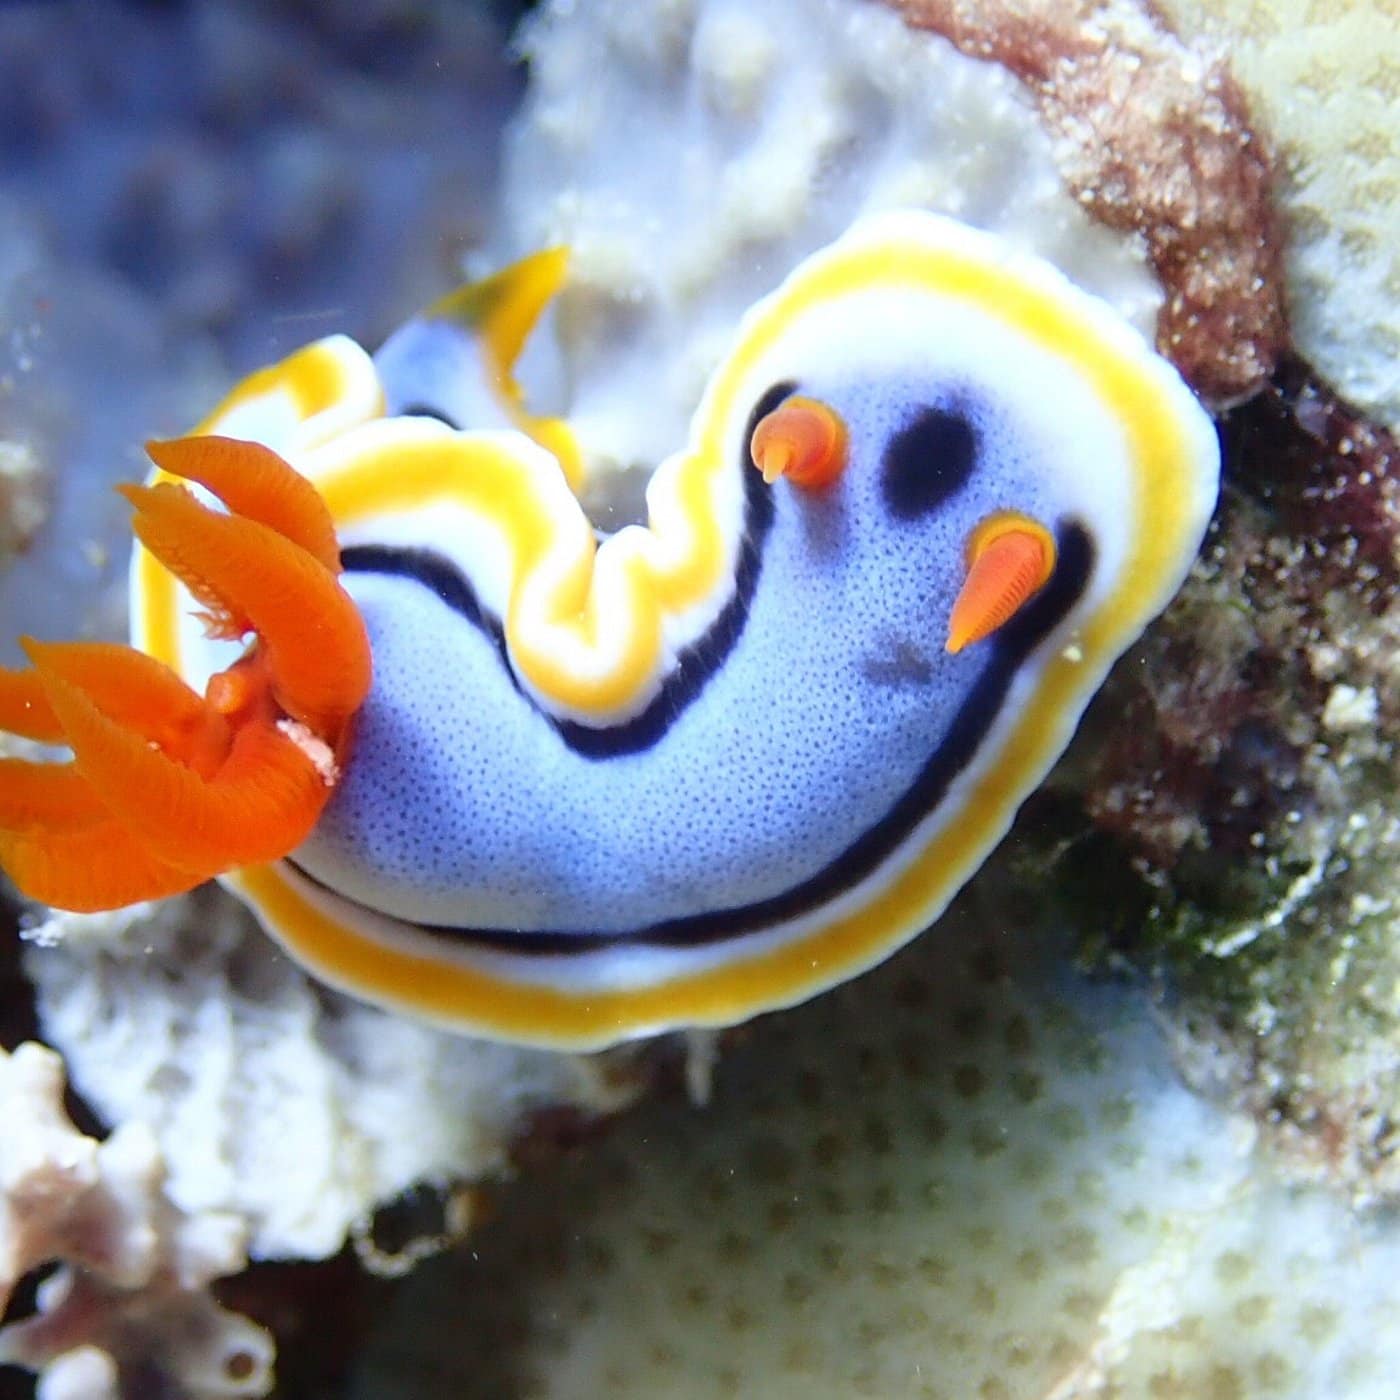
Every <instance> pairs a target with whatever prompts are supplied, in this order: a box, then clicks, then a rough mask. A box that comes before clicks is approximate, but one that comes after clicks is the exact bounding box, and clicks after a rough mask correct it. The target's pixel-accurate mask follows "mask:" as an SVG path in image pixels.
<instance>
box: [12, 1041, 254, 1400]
mask: <svg viewBox="0 0 1400 1400" xmlns="http://www.w3.org/2000/svg"><path fill="white" fill-rule="evenodd" d="M63 1088H64V1077H63V1062H62V1061H61V1060H60V1059H59V1057H58V1056H57V1055H56V1054H54V1053H53V1051H51V1050H48V1049H46V1048H45V1047H43V1046H40V1045H35V1044H32V1043H26V1044H24V1045H21V1046H20V1047H19V1049H17V1050H16V1051H15V1052H14V1053H13V1054H12V1055H11V1054H6V1053H4V1052H3V1051H0V1122H3V1123H4V1124H5V1125H6V1131H5V1134H4V1136H3V1137H0V1314H3V1311H4V1310H5V1309H6V1308H8V1306H9V1303H10V1301H11V1298H12V1296H13V1293H14V1290H15V1288H16V1285H17V1284H18V1283H19V1282H20V1280H21V1279H23V1278H24V1277H25V1276H26V1275H27V1274H29V1273H31V1272H32V1271H34V1270H36V1269H39V1268H41V1267H43V1266H45V1265H48V1264H53V1263H57V1264H58V1265H59V1267H58V1270H57V1272H55V1273H53V1274H52V1275H50V1276H49V1277H47V1278H46V1279H44V1281H43V1282H42V1283H41V1284H40V1285H39V1289H38V1311H37V1312H36V1313H35V1314H34V1315H33V1316H31V1317H28V1318H25V1319H23V1320H20V1321H16V1322H11V1323H9V1324H8V1325H6V1326H5V1327H3V1328H0V1364H10V1365H19V1366H24V1367H27V1368H29V1369H30V1370H34V1371H40V1372H42V1373H43V1376H44V1379H43V1382H42V1387H43V1390H42V1393H43V1394H44V1395H45V1397H47V1400H59V1397H73V1400H77V1397H82V1400H101V1398H102V1397H109V1396H110V1397H117V1396H125V1395H140V1394H151V1393H153V1390H152V1387H155V1386H157V1385H159V1386H161V1387H162V1390H161V1393H163V1394H174V1395H179V1396H188V1397H190V1400H205V1397H208V1398H209V1400H214V1397H225V1396H228V1397H236V1396H252V1395H265V1394H267V1392H268V1390H269V1389H270V1387H271V1383H272V1357H273V1345H272V1339H271V1337H270V1336H268V1334H267V1333H266V1332H264V1331H263V1330H262V1328H260V1327H258V1326H256V1325H255V1324H254V1323H252V1322H249V1321H248V1320H247V1319H246V1318H242V1317H238V1316H236V1315H234V1314H233V1313H229V1312H226V1311H225V1310H224V1309H223V1308H221V1307H220V1306H219V1304H218V1303H217V1302H215V1301H214V1299H213V1298H212V1297H211V1296H210V1294H209V1292H208V1287H209V1285H210V1283H212V1282H213V1281H214V1280H215V1279H216V1278H220V1277H223V1276H224V1275H226V1274H231V1273H236V1272H238V1270H240V1269H241V1268H243V1267H244V1265H245V1264H246V1262H247V1256H246V1253H245V1249H244V1239H245V1227H244V1226H243V1224H242V1222H240V1221H239V1220H237V1219H236V1218H235V1217H233V1216H230V1215H225V1214H219V1213H216V1212H206V1213H203V1214H200V1215H188V1214H186V1213H185V1212H184V1211H182V1210H179V1209H178V1208H177V1207H175V1206H173V1205H172V1204H171V1203H170V1201H169V1199H168V1197H167V1196H166V1194H165V1168H164V1164H163V1162H162V1159H161V1154H160V1149H159V1148H158V1147H157V1145H156V1141H155V1138H154V1137H153V1136H152V1135H151V1133H150V1132H149V1131H148V1130H147V1129H146V1128H144V1127H143V1126H141V1125H139V1124H134V1123H133V1124H127V1125H124V1126H123V1127H121V1128H118V1129H117V1131H116V1132H114V1133H113V1134H112V1135H111V1137H109V1138H108V1139H107V1140H106V1141H105V1142H98V1141H96V1140H95V1139H93V1138H90V1137H87V1136H85V1135H84V1134H82V1133H81V1132H79V1131H78V1130H77V1129H76V1128H75V1127H74V1126H73V1124H72V1123H71V1122H70V1121H69V1120H68V1117H67V1114H66V1113H65V1111H64V1107H63Z"/></svg>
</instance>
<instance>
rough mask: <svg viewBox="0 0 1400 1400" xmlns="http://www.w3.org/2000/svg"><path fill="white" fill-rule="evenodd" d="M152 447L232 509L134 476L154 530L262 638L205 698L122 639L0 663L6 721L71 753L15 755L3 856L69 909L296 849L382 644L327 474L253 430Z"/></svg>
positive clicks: (6, 791)
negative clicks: (362, 606) (321, 487)
mask: <svg viewBox="0 0 1400 1400" xmlns="http://www.w3.org/2000/svg"><path fill="white" fill-rule="evenodd" d="M148 450H149V452H150V454H151V458H152V460H153V461H154V462H155V463H156V465H157V466H158V467H160V468H161V469H162V471H164V472H165V473H167V474H168V475H170V476H177V477H182V478H184V479H185V480H187V481H193V482H197V483H198V484H199V485H201V486H203V487H205V488H206V489H207V490H209V491H210V492H212V493H213V494H214V495H215V496H217V497H218V498H219V499H220V500H221V501H222V502H223V503H224V505H225V506H227V507H228V513H227V514H225V513H223V512H220V511H216V510H212V509H210V508H209V507H207V506H205V505H203V504H202V503H201V502H200V501H198V500H197V499H196V498H195V497H194V495H193V494H192V493H191V492H190V491H189V490H187V489H186V488H185V487H183V486H179V485H175V484H173V483H169V482H162V483H160V484H158V485H155V486H124V487H119V488H118V489H119V490H120V491H121V492H122V494H123V495H124V496H125V497H126V498H127V500H128V501H130V502H131V504H132V505H133V507H135V516H134V519H133V528H134V530H135V532H136V534H137V536H138V538H139V539H140V540H141V542H142V543H143V544H144V545H145V546H146V548H147V549H149V550H150V551H151V553H152V554H153V555H154V556H155V557H156V558H157V559H159V560H160V562H161V563H162V564H164V565H165V567H166V568H168V569H170V571H171V572H172V573H174V574H175V575H176V577H178V578H179V579H180V580H181V581H182V582H183V583H184V584H185V585H186V587H188V588H189V590H190V592H191V593H192V594H193V595H194V597H195V598H196V599H197V600H198V602H199V603H200V605H201V607H202V608H203V609H204V614H203V615H204V617H205V620H206V623H207V625H208V627H209V629H210V632H211V635H215V636H219V637H225V638H236V637H241V636H244V635H246V634H248V633H250V632H251V633H253V634H254V635H253V640H252V642H251V644H250V645H249V647H248V649H247V650H246V651H245V652H244V654H243V655H242V656H241V657H240V658H239V660H238V661H236V662H235V663H234V664H233V665H232V666H230V667H229V668H228V669H227V670H225V671H222V672H220V673H219V674H218V675H215V676H213V677H212V678H211V679H210V681H209V684H208V686H207V688H206V691H205V694H204V695H203V696H201V695H199V694H198V692H196V691H194V690H192V689H191V688H190V687H189V686H188V685H187V684H186V683H185V682H184V681H183V680H182V679H181V678H180V677H179V676H178V675H176V674H175V672H174V671H172V670H171V669H170V668H169V667H168V666H166V665H164V664H163V663H162V662H160V661H157V660H155V659H153V658H152V657H149V656H146V655H144V654H143V653H141V652H138V651H135V650H133V649H132V648H130V647H125V646H118V645H114V644H110V643H104V642H67V643H57V644H40V643H38V642H34V641H32V640H30V639H27V638H26V639H25V640H24V642H23V645H24V648H25V652H26V654H27V655H28V657H29V659H30V661H31V663H32V667H31V668H30V669H27V670H5V669H3V668H0V729H4V730H7V731H8V732H10V733H12V734H17V735H20V736H22V737H24V738H28V739H35V740H38V741H40V742H43V743H56V744H63V745H66V746H67V747H68V748H69V749H71V750H72V754H73V757H72V759H71V761H69V762H66V763H64V762H55V763H42V762H32V761H30V760H27V759H19V758H9V759H0V866H3V868H4V870H5V872H6V873H7V874H8V875H9V876H10V878H11V879H12V880H13V881H14V883H15V884H16V885H17V886H18V887H19V889H20V890H21V891H22V892H23V893H25V894H26V895H28V896H29V897H30V898H32V899H36V900H40V901H42V902H44V903H46V904H51V905H54V906H56V907H58V908H62V909H73V910H81V911H89V910H95V909H114V908H117V907H119V906H121V905H123V904H131V903H134V902H135V901H137V900H141V899H154V898H157V897H159V896H162V895H168V894H176V893H179V892H180V891H182V890H188V889H192V888H193V887H194V886H195V885H198V884H200V883H202V882H203V881H205V880H207V879H209V878H210V877H211V876H214V875H218V874H222V873H223V872H224V871H227V870H231V869H233V868H235V867H237V866H241V865H250V864H256V863H261V862H264V861H270V860H276V859H278V858H279V857H281V856H283V855H286V854H287V853H288V852H289V851H291V850H292V849H293V848H295V847H296V846H297V845H299V844H300V843H301V841H302V840H303V839H304V838H305V837H306V836H307V835H308V834H309V832H310V831H311V828H312V827H313V826H314V825H315V823H316V820H317V818H318V817H319V816H320V814H321V810H322V808H323V807H324V806H325V804H326V801H327V799H328V798H329V796H330V793H331V790H332V788H333V786H334V783H335V779H336V774H337V772H338V770H339V764H340V762H341V761H342V760H343V759H344V757H345V755H346V749H347V745H348V743H349V740H350V730H351V725H352V721H353V719H354V715H355V712H356V711H357V710H358V709H359V707H360V705H361V704H362V703H363V701H364V698H365V696H366V694H367V693H368V691H369V683H370V654H369V640H368V638H367V636H366V635H365V629H364V624H363V622H362V621H361V619H360V615H359V613H358V611H357V610H356V608H355V605H354V603H353V602H352V600H351V599H350V596H349V594H347V593H346V592H345V590H344V589H343V588H342V587H341V586H340V583H339V580H338V578H337V575H338V574H339V573H340V553H339V550H338V548H337V546H336V539H335V530H334V526H333V524H332V522H331V518H330V514H329V512H328V511H327V509H326V507H325V503H324V502H323V501H322V500H321V498H320V496H319V495H318V494H317V492H316V490H315V488H314V487H313V486H312V485H311V484H310V483H309V482H308V481H307V480H306V479H305V478H304V477H302V476H301V475H299V474H298V473H297V472H296V471H294V470H293V469H292V468H291V467H290V466H289V465H288V464H287V463H286V462H284V461H283V460H282V459H281V458H280V457H279V456H277V454H276V453H274V452H272V451H270V450H268V449H267V448H264V447H260V446H258V445H256V444H254V443H247V442H236V441H233V440H232V439H228V438H213V437H200V438H184V439H181V440H179V441H175V442H163V443H151V444H149V447H148Z"/></svg>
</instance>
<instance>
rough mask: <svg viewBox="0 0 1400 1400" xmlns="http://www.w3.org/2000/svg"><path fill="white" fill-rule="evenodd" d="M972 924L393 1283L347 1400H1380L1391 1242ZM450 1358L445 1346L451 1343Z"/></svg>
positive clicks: (993, 911)
mask: <svg viewBox="0 0 1400 1400" xmlns="http://www.w3.org/2000/svg"><path fill="white" fill-rule="evenodd" d="M999 912H1000V911H999V910H998V909H997V908H996V907H995V906H988V907H981V908H979V907H978V901H976V900H964V901H963V902H962V906H961V912H960V914H955V915H954V916H953V917H951V919H948V920H945V922H944V923H943V924H942V925H940V927H939V928H938V929H936V930H934V931H932V932H931V933H929V934H927V935H925V936H924V938H923V939H922V940H920V941H919V942H917V943H915V944H913V945H911V946H910V947H909V948H908V949H906V950H905V951H904V952H903V953H901V954H899V955H898V956H897V957H896V958H895V959H893V960H892V961H891V962H890V963H888V964H886V965H885V966H884V967H882V968H880V969H878V970H877V971H875V972H874V973H872V974H871V975H870V976H868V977H867V978H865V979H863V980H861V981H859V982H856V983H852V984H849V985H847V986H845V987H843V988H841V989H839V990H838V991H836V992H833V993H832V994H830V995H829V996H827V997H824V998H821V999H820V1000H818V1001H815V1002H812V1003H810V1004H808V1005H806V1006H803V1007H799V1008H797V1009H795V1010H793V1011H791V1012H788V1013H783V1014H781V1015H775V1016H771V1017H767V1018H764V1019H762V1020H760V1021H758V1022H755V1023H753V1024H752V1025H751V1026H750V1027H749V1028H748V1030H747V1031H746V1032H745V1033H744V1034H743V1035H741V1036H740V1037H738V1038H736V1039H735V1040H734V1041H733V1042H732V1043H731V1044H730V1046H729V1048H728V1050H727V1052H726V1054H725V1056H724V1058H723V1060H722V1062H721V1064H720V1067H719V1070H718V1074H717V1084H716V1092H715V1096H714V1102H713V1104H712V1105H711V1107H710V1108H709V1109H707V1110H705V1111H696V1110H695V1109H694V1108H692V1107H690V1106H689V1105H686V1104H684V1103H681V1102H678V1101H676V1100H671V1101H667V1102H662V1101H653V1102H652V1103H650V1104H649V1105H646V1106H643V1107H642V1108H640V1109H638V1110H637V1111H636V1112H635V1113H634V1114H632V1115H630V1116H629V1117H628V1118H627V1119H625V1120H623V1121H621V1122H619V1123H618V1124H617V1125H616V1126H615V1127H614V1129H613V1131H612V1132H611V1134H610V1135H609V1136H607V1137H606V1138H604V1139H603V1140H601V1141H599V1142H596V1143H594V1144H592V1146H591V1150H590V1151H589V1152H588V1153H587V1154H578V1155H576V1156H575V1157H573V1158H571V1159H569V1160H566V1161H564V1162H562V1163H556V1164H555V1166H554V1168H553V1169H552V1170H550V1169H549V1168H547V1167H542V1168H539V1169H537V1170H536V1171H535V1172H534V1173H532V1175H531V1178H530V1179H529V1180H527V1181H524V1182H521V1183H520V1184H519V1186H518V1187H517V1188H515V1189H514V1190H513V1191H512V1193H511V1197H510V1200H509V1202H508V1203H507V1208H505V1209H503V1210H502V1211H501V1213H500V1215H499V1217H498V1218H497V1219H496V1220H495V1221H494V1222H491V1223H488V1224H485V1225H483V1226H482V1227H480V1228H479V1229H478V1230H477V1231H476V1233H475V1234H474V1235H473V1237H472V1248H471V1252H470V1253H469V1254H468V1253H466V1252H463V1253H461V1254H460V1255H458V1256H456V1257H445V1258H442V1259H439V1260H435V1261H433V1262H432V1263H430V1264H429V1265H428V1266H426V1267H425V1268H424V1269H423V1270H422V1271H421V1272H420V1273H419V1274H418V1275H417V1276H415V1278H413V1279H411V1280H409V1281H408V1282H407V1283H406V1284H405V1285H404V1287H403V1291H402V1292H401V1293H400V1295H399V1296H398V1297H397V1298H396V1299H395V1301H394V1302H393V1304H392V1309H393V1311H392V1314H391V1315H390V1316H388V1317H386V1318H385V1319H384V1321H383V1323H382V1325H381V1327H380V1329H378V1335H377V1336H374V1337H372V1338H371V1340H370V1342H369V1344H368V1345H367V1346H366V1348H365V1353H364V1362H363V1365H362V1369H361V1372H360V1374H359V1375H358V1377H357V1381H356V1385H355V1386H354V1387H353V1388H352V1389H351V1392H350V1393H351V1395H352V1396H354V1397H357V1400H358V1398H359V1397H364V1400H368V1397H371V1396H376V1395H382V1394H384V1393H385V1392H386V1390H387V1389H388V1388H389V1387H390V1385H391V1384H392V1386H393V1389H394V1393H395V1394H396V1395H397V1396H401V1397H403V1400H428V1397H431V1396H437V1395H441V1394H451V1395H453V1396H456V1397H460V1400H470V1397H485V1396H500V1395H530V1396H534V1397H541V1398H543V1397H553V1398H554V1400H565V1397H575V1396H589V1395H600V1394H606V1395H609V1396H617V1397H629V1396H651V1395H667V1396H674V1397H677V1400H701V1397H712V1396H713V1397H722V1396H732V1395H749V1394H762V1395H763V1396H765V1397H768V1396H772V1397H775V1400H784V1398H785V1397H811V1398H812V1400H826V1397H831V1398H832V1400H835V1398H836V1397H843V1398H844V1397H850V1396H928V1397H946V1398H947V1400H955V1398H956V1400H963V1398H964V1397H983V1398H984V1400H1028V1398H1029V1397H1038V1398H1039V1400H1051V1397H1054V1400H1071V1397H1073V1400H1090V1397H1108V1396H1119V1397H1123V1396H1172V1395H1179V1396H1193V1397H1207V1396H1217V1397H1223V1396H1232V1395H1233V1396H1241V1397H1243V1396H1251V1397H1255V1396H1257V1397H1265V1396H1285V1395H1286V1396H1293V1397H1300V1398H1301V1397H1305V1396H1323V1395H1335V1396H1341V1395H1345V1396H1347V1397H1348V1400H1380V1398H1381V1397H1382V1396H1384V1395H1386V1394H1387V1393H1388V1392H1387V1389H1386V1387H1387V1385H1388V1384H1389V1383H1390V1380H1391V1376H1392V1374H1393V1372H1392V1370H1391V1368H1393V1366H1394V1364H1395V1362H1396V1361H1397V1360H1400V1345H1397V1338H1396V1335H1395V1333H1394V1331H1393V1329H1391V1328H1389V1327H1388V1326H1387V1325H1386V1321H1385V1320H1386V1318H1387V1317H1388V1316H1390V1310H1391V1309H1392V1308H1393V1307H1394V1302H1395V1297H1396V1294H1395V1287H1394V1283H1393V1275H1394V1269H1395V1267H1396V1265H1397V1263H1400V1241H1397V1239H1396V1236H1395V1234H1394V1232H1393V1231H1390V1232H1383V1231H1381V1230H1380V1228H1379V1222H1371V1221H1366V1220H1362V1221H1359V1222H1358V1221H1353V1220H1351V1219H1349V1218H1348V1215H1347V1212H1346V1209H1345V1207H1344V1206H1343V1205H1342V1204H1341V1203H1340V1202H1338V1201H1337V1200H1335V1199H1334V1198H1332V1197H1330V1196H1329V1195H1328V1194H1327V1193H1326V1192H1323V1191H1307V1192H1292V1191H1290V1190H1289V1189H1287V1188H1286V1187H1284V1186H1282V1185H1280V1184H1279V1183H1278V1182H1277V1181H1276V1180H1275V1179H1274V1178H1272V1176H1271V1175H1270V1172H1269V1171H1268V1169H1267V1167H1265V1166H1263V1165H1262V1164H1261V1163H1260V1161H1259V1160H1258V1158H1257V1156H1256V1155H1255V1154H1254V1152H1253V1151H1252V1143H1253V1141H1254V1130H1253V1128H1252V1126H1251V1125H1250V1123H1249V1121H1248V1120H1247V1119H1245V1118H1242V1117H1240V1116H1237V1115H1233V1114H1229V1113H1224V1112H1221V1111H1219V1110H1217V1109H1214V1108H1212V1107H1210V1106H1209V1105H1208V1104H1207V1103H1205V1102H1203V1101H1202V1100H1200V1099H1199V1098H1197V1097H1196V1096H1195V1095H1193V1094H1192V1093H1191V1092H1190V1091H1188V1090H1187V1089H1185V1088H1183V1087H1182V1085H1181V1084H1180V1082H1179V1080H1178V1079H1177V1075H1176V1071H1175V1067H1174V1065H1173V1063H1172V1061H1171V1059H1170V1056H1169V1055H1168V1054H1167V1052H1166V1049H1165V1047H1164V1044H1163V1042H1162V1041H1161V1039H1160V1038H1159V1037H1158V1035H1157V1034H1156V1033H1155V1031H1154V1029H1153V1027H1152V1025H1151V1023H1150V1020H1149V1019H1148V1018H1147V1017H1145V1016H1144V1014H1143V1010H1144V1001H1143V998H1142V997H1141V996H1140V994H1138V993H1134V992H1131V991H1124V990H1122V989H1113V988H1105V987H1097V988H1096V987H1092V986H1090V985H1087V984H1085V983H1084V982H1082V981H1080V980H1078V979H1076V978H1074V977H1072V976H1070V975H1068V974H1067V973H1065V971H1064V970H1063V967H1062V966H1061V965H1060V962H1059V959H1060V957H1061V956H1062V952H1063V948H1062V945H1060V944H1059V943H1058V942H1057V941H1052V942H1047V943H1041V942H1039V941H1038V940H1037V939H1035V938H1034V937H1028V936H1026V935H1025V934H1023V933H1022V932H1021V931H1019V930H1017V929H1016V928H1015V926H1014V925H1012V926H1010V928H1011V931H1010V932H1006V933H999V932H998V933H993V932H991V930H993V929H1001V928H1003V927H1006V926H1005V925H1003V924H1002V922H1001V920H1000V917H999ZM449 1337H450V1340H448V1338H449Z"/></svg>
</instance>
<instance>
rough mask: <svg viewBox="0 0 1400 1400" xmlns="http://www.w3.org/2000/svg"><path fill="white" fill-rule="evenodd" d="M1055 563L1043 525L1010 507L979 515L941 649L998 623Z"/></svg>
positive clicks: (966, 642) (960, 644) (956, 647)
mask: <svg viewBox="0 0 1400 1400" xmlns="http://www.w3.org/2000/svg"><path fill="white" fill-rule="evenodd" d="M1054 568H1055V540H1054V537H1053V536H1052V535H1051V533H1050V532H1049V530H1047V529H1046V528H1045V526H1043V525H1041V524H1040V523H1039V522H1038V521H1035V520H1032V519H1031V518H1030V517H1029V516H1026V515H1021V514H1019V513H1018V512H1016V511H999V512H997V513H996V514H995V515H991V516H988V517H987V519H986V520H984V521H982V522H981V524H979V525H978V526H977V528H976V529H975V530H973V531H972V534H971V536H970V537H969V539H968V542H967V578H966V579H965V580H964V581H963V586H962V589H961V591H960V592H959V593H958V596H957V600H956V601H955V602H954V604H953V612H952V616H951V617H950V618H949V621H948V641H947V644H946V647H947V650H948V651H949V652H952V653H954V654H956V653H957V652H960V651H961V650H962V649H963V648H964V647H965V646H970V645H971V644H972V643H973V642H980V641H981V640H982V638H983V637H988V636H990V635H991V634H992V633H993V632H995V631H996V630H997V628H998V627H1002V626H1004V625H1005V624H1006V623H1007V622H1008V621H1010V619H1011V618H1012V617H1014V616H1015V614H1016V613H1017V612H1018V611H1019V610H1020V609H1021V608H1022V607H1023V606H1024V605H1025V604H1026V603H1027V602H1028V601H1029V600H1030V598H1031V596H1032V595H1033V594H1035V593H1036V592H1038V591H1039V590H1040V588H1041V587H1042V586H1043V585H1044V584H1045V582H1046V580H1048V579H1049V577H1050V575H1051V573H1052V572H1053V571H1054Z"/></svg>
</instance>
